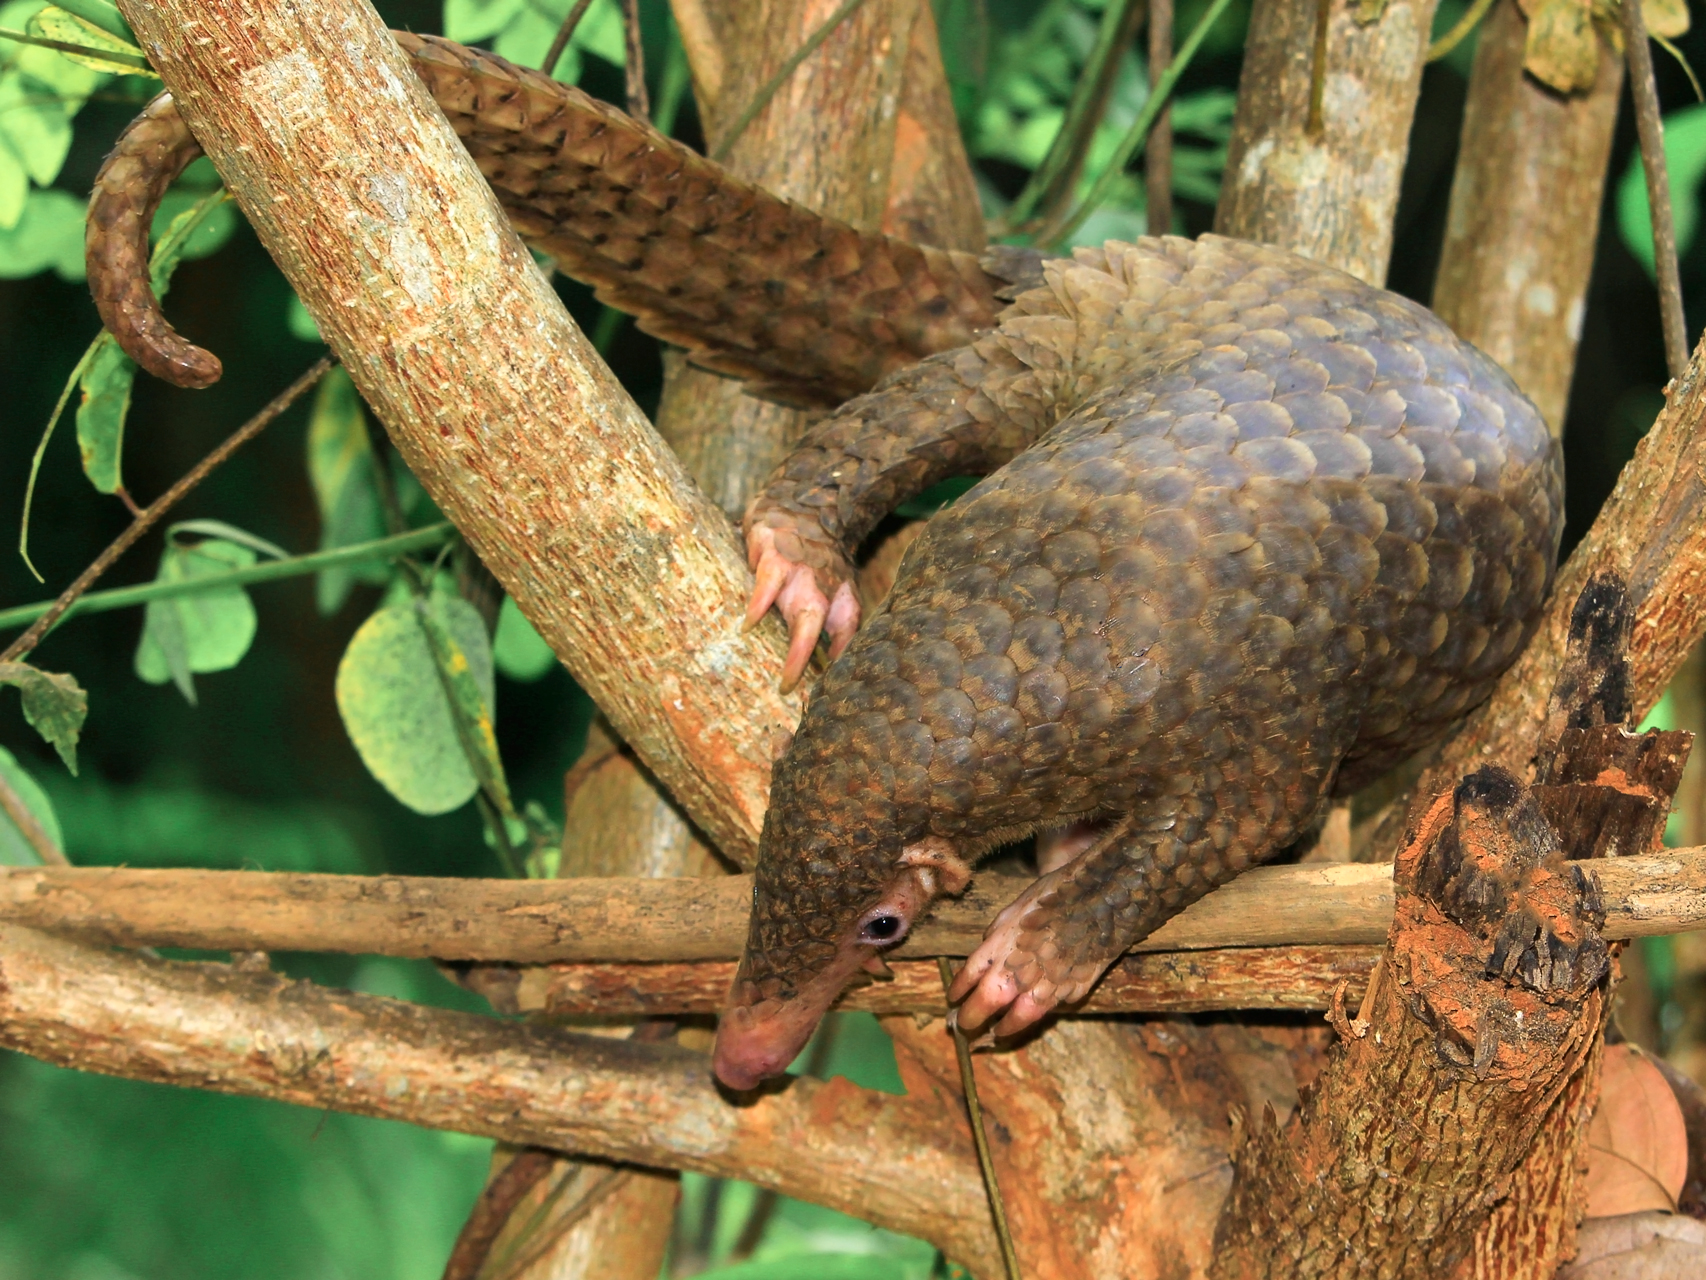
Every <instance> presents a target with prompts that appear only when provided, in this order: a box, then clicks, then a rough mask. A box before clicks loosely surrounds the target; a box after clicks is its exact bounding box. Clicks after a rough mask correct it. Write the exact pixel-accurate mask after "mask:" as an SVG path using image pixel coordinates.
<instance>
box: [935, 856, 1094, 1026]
mask: <svg viewBox="0 0 1706 1280" xmlns="http://www.w3.org/2000/svg"><path fill="white" fill-rule="evenodd" d="M1056 879H1057V877H1056V876H1044V877H1043V878H1042V879H1040V880H1038V881H1037V882H1036V883H1035V884H1033V885H1032V886H1031V887H1030V888H1029V889H1027V890H1026V891H1025V892H1024V893H1022V894H1020V895H1019V897H1018V898H1016V899H1014V901H1013V902H1012V903H1011V904H1010V905H1008V906H1007V907H1006V908H1005V909H1004V910H1003V911H1002V912H1001V914H1000V915H998V916H996V917H995V922H994V923H993V924H992V925H990V926H989V932H988V933H987V934H985V935H984V939H983V942H982V943H981V944H979V946H978V948H977V950H976V951H974V952H972V954H971V956H970V958H968V959H967V960H966V963H965V967H964V968H963V969H961V970H960V972H959V974H958V975H957V976H956V977H955V978H954V981H953V984H952V985H951V986H950V987H949V988H948V999H949V1000H951V1001H960V1002H963V1003H960V1005H959V1008H958V1009H957V1010H956V1012H955V1021H956V1022H957V1024H958V1025H959V1026H960V1027H961V1028H962V1029H963V1030H964V1031H966V1032H967V1033H968V1034H975V1033H976V1032H977V1031H978V1030H979V1029H980V1028H982V1027H984V1026H986V1025H987V1024H988V1023H989V1022H990V1021H991V1020H992V1019H994V1018H996V1017H997V1016H999V1017H1000V1021H999V1022H996V1023H995V1025H994V1027H993V1030H992V1034H993V1035H995V1036H997V1037H1000V1036H1011V1035H1016V1034H1017V1033H1019V1032H1021V1031H1023V1030H1025V1029H1026V1028H1027V1027H1030V1026H1033V1025H1035V1024H1036V1023H1037V1022H1040V1021H1041V1020H1042V1019H1043V1018H1045V1017H1046V1016H1048V1014H1049V1013H1050V1012H1051V1011H1052V1010H1053V1009H1054V1008H1055V1006H1056V1005H1060V1004H1069V1003H1071V1002H1072V1001H1074V1000H1077V999H1080V998H1081V997H1082V996H1084V995H1085V994H1086V993H1087V992H1088V991H1089V990H1090V988H1091V986H1092V985H1094V983H1095V981H1096V979H1097V978H1098V977H1100V976H1101V973H1102V970H1103V969H1104V968H1106V967H1107V965H1106V962H1100V963H1098V962H1094V961H1090V962H1086V961H1084V960H1081V959H1074V958H1071V957H1068V956H1064V955H1062V954H1061V952H1060V949H1059V946H1058V945H1057V942H1056V939H1055V936H1054V931H1053V929H1051V928H1050V922H1051V921H1052V919H1053V916H1054V912H1053V911H1052V910H1051V909H1050V907H1049V905H1047V904H1046V903H1044V902H1043V901H1042V899H1044V898H1045V897H1047V896H1048V894H1049V890H1050V889H1051V888H1052V887H1053V882H1054V881H1055V880H1056Z"/></svg>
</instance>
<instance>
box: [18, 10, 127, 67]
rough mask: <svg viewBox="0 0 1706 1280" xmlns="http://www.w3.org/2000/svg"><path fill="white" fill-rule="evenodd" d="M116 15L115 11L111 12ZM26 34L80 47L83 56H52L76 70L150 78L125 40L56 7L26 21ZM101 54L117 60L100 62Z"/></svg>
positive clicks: (65, 52)
mask: <svg viewBox="0 0 1706 1280" xmlns="http://www.w3.org/2000/svg"><path fill="white" fill-rule="evenodd" d="M115 12H116V11H115ZM28 29H29V32H30V34H31V35H35V36H42V37H44V38H46V39H48V40H59V41H62V42H64V43H65V44H74V45H81V46H82V47H83V48H84V49H85V50H87V52H85V53H72V52H70V51H69V50H66V49H56V50H54V52H56V53H57V54H59V56H60V57H62V58H69V59H71V61H72V62H75V63H76V64H77V65H78V66H80V67H88V68H89V69H90V70H91V71H101V72H105V73H106V74H108V75H115V76H153V77H154V78H155V79H158V78H159V77H157V76H154V73H153V72H152V71H149V70H147V69H145V68H143V67H138V66H137V65H136V63H135V62H134V61H133V60H134V59H136V58H140V57H143V56H144V54H143V52H142V50H141V49H140V48H138V47H137V46H136V45H134V44H131V43H130V41H128V40H121V39H119V37H117V36H115V35H113V34H112V33H111V32H109V31H103V30H101V28H99V27H97V26H96V25H95V24H94V23H92V22H89V21H87V20H86V19H83V18H79V17H78V16H77V15H76V14H74V13H67V12H66V11H65V10H64V9H61V8H59V7H57V6H56V5H49V6H48V7H47V8H45V9H43V10H42V11H41V12H40V13H38V14H36V15H35V17H33V18H31V19H30V25H29V28H28ZM102 53H116V54H119V55H120V57H119V58H117V59H114V58H103V57H102V56H101V54H102Z"/></svg>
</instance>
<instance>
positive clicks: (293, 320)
mask: <svg viewBox="0 0 1706 1280" xmlns="http://www.w3.org/2000/svg"><path fill="white" fill-rule="evenodd" d="M285 324H286V325H287V326H289V328H290V336H291V337H293V338H299V339H301V340H302V341H303V342H323V341H325V339H323V338H322V337H321V336H320V326H319V325H317V324H315V323H314V317H313V316H311V315H309V314H308V308H307V307H305V306H303V305H302V299H301V298H298V297H297V296H296V295H295V294H294V293H293V294H291V295H290V310H289V312H288V313H287V314H286V316H285ZM334 372H335V370H334Z"/></svg>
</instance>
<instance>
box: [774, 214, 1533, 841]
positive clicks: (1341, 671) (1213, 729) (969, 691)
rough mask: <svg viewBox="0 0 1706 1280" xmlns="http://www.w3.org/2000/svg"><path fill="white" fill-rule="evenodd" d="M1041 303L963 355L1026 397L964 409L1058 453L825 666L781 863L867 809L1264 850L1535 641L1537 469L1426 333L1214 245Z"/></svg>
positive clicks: (1457, 355)
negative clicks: (1032, 407)
mask: <svg viewBox="0 0 1706 1280" xmlns="http://www.w3.org/2000/svg"><path fill="white" fill-rule="evenodd" d="M1046 290H1047V292H1046V293H1045V292H1044V291H1040V290H1039V291H1036V292H1033V293H1031V294H1029V295H1026V297H1024V298H1021V300H1020V302H1019V304H1017V306H1016V307H1015V308H1014V312H1010V313H1009V315H1008V317H1007V323H1006V324H1004V326H1003V329H1002V331H1000V332H998V333H997V334H996V335H994V337H993V338H991V339H986V340H985V341H1003V342H1006V344H1007V345H1008V347H1009V349H1011V350H1015V351H1018V352H1019V353H1020V355H1021V360H1022V362H1023V363H1024V365H1025V366H1026V368H1027V369H1028V370H1029V374H1028V376H1026V377H1019V378H1009V379H1007V381H1006V382H1005V384H1004V387H1001V388H990V387H987V386H986V387H985V388H984V389H983V390H984V392H985V393H992V394H994V395H1007V396H1009V397H1011V398H1013V399H1014V401H1015V403H1019V402H1021V401H1025V400H1026V399H1027V398H1029V399H1035V398H1037V397H1038V396H1042V397H1044V398H1045V399H1047V398H1052V402H1053V403H1054V404H1055V405H1056V406H1057V407H1056V410H1055V411H1056V413H1057V416H1058V425H1056V426H1055V427H1054V428H1053V430H1052V431H1050V432H1048V434H1046V435H1045V436H1044V437H1043V438H1042V439H1040V440H1039V441H1038V443H1036V444H1035V445H1033V446H1032V447H1031V448H1030V449H1028V450H1027V451H1025V452H1024V453H1022V454H1020V455H1019V456H1018V457H1017V458H1015V459H1014V460H1013V461H1012V462H1010V463H1008V465H1007V466H1005V467H1004V468H1002V469H1001V470H1000V471H998V472H996V473H995V474H993V475H991V476H990V477H988V478H987V479H986V480H984V481H983V482H982V483H981V484H979V485H978V486H977V487H976V488H974V489H973V490H971V492H969V493H968V494H966V495H965V496H964V497H963V498H961V499H960V500H959V502H957V503H956V504H955V505H954V506H952V507H950V508H948V509H947V510H945V511H943V512H941V513H940V514H939V515H937V516H936V518H935V519H934V520H933V521H932V522H931V525H930V527H929V528H928V530H927V531H926V532H925V534H924V535H923V536H922V537H921V538H920V539H919V540H918V541H917V542H916V543H915V544H914V545H913V547H912V548H911V550H910V551H909V553H908V555H907V557H906V559H905V561H904V563H903V564H902V566H901V569H900V574H899V577H898V580H897V582H896V584H895V587H894V589H893V591H892V592H891V593H890V595H889V597H888V599H887V601H886V602H885V603H884V604H883V606H882V607H881V608H880V609H879V610H878V611H877V612H876V613H875V614H874V615H873V616H872V617H871V618H870V619H869V620H868V621H867V622H866V624H865V625H864V627H863V628H862V629H861V631H860V632H859V634H858V635H857V637H856V638H855V639H854V641H853V643H852V645H851V647H850V648H849V649H848V651H847V652H846V653H845V654H844V655H843V656H842V657H841V658H840V659H839V660H838V661H837V662H835V663H834V664H832V666H831V667H830V669H829V671H828V673H827V675H826V676H825V677H824V680H823V682H822V685H821V688H820V690H819V692H818V693H817V695H816V696H815V697H814V699H813V701H812V704H811V706H810V708H809V709H808V712H807V715H806V718H805V720H804V722H803V723H802V726H801V730H800V734H799V737H798V739H797V740H796V742H795V745H794V749H793V750H792V751H791V752H790V753H789V756H788V759H787V760H786V762H785V763H784V765H783V768H782V771H781V776H779V778H778V791H777V799H778V803H779V804H781V805H783V806H784V807H786V808H788V809H789V810H791V811H792V813H791V814H779V815H775V816H776V817H777V818H778V819H779V821H780V826H779V828H778V832H777V834H778V835H780V836H782V838H783V839H784V840H786V839H787V835H786V832H788V831H790V830H791V831H792V832H793V833H794V834H795V835H796V836H803V835H804V834H805V833H806V832H807V831H809V830H812V829H814V828H821V827H827V828H831V829H835V830H838V831H842V832H843V834H845V828H846V827H847V826H848V824H849V823H850V822H851V823H853V824H854V825H859V824H858V820H857V815H858V814H859V812H860V806H861V805H864V806H866V808H867V809H869V810H870V811H871V816H872V818H873V820H874V822H875V824H876V825H877V826H879V827H881V826H885V825H886V824H887V822H888V821H889V820H890V819H891V818H892V821H893V824H894V827H895V828H897V829H898V831H899V833H900V835H901V838H902V839H911V838H917V836H919V835H922V834H924V833H926V832H929V833H934V834H938V835H944V836H949V837H974V838H975V837H979V836H982V837H986V840H985V843H988V842H990V841H993V840H994V839H995V838H996V837H998V836H1000V835H1002V834H1005V833H1008V832H1011V831H1015V830H1023V829H1026V828H1030V827H1034V826H1036V825H1041V824H1049V823H1054V822H1058V821H1063V820H1065V819H1067V818H1069V817H1072V816H1074V815H1080V814H1088V813H1094V812H1126V811H1131V810H1133V809H1136V810H1138V811H1139V812H1140V813H1142V812H1148V813H1150V814H1152V815H1153V816H1154V817H1155V819H1156V820H1158V821H1163V822H1164V821H1167V820H1168V819H1167V815H1168V813H1170V812H1171V810H1172V809H1173V807H1174V805H1175V802H1176V801H1177V799H1178V798H1179V797H1181V796H1188V795H1191V794H1193V793H1196V794H1202V793H1205V792H1213V793H1214V795H1215V796H1216V803H1217V807H1218V808H1219V809H1220V810H1221V811H1222V812H1230V811H1233V810H1236V809H1237V808H1238V806H1239V805H1243V806H1244V808H1245V809H1246V810H1247V817H1248V821H1247V822H1244V823H1242V824H1240V825H1239V828H1238V829H1239V830H1240V831H1241V832H1244V833H1245V834H1246V835H1247V836H1248V838H1250V839H1252V840H1256V841H1258V842H1263V841H1265V842H1267V843H1268V844H1270V845H1271V844H1272V843H1273V841H1274V840H1275V839H1276V837H1277V838H1284V833H1285V831H1286V830H1287V829H1290V828H1292V827H1295V826H1297V825H1300V824H1301V823H1303V822H1305V821H1307V820H1308V818H1309V817H1310V816H1311V815H1312V814H1313V812H1314V811H1315V809H1316V808H1317V806H1318V803H1319V800H1320V797H1321V796H1322V795H1323V794H1324V792H1325V790H1326V788H1327V786H1328V784H1329V782H1330V781H1331V778H1332V775H1333V771H1334V769H1335V768H1336V767H1338V766H1340V765H1341V762H1342V771H1341V773H1340V774H1339V782H1340V785H1341V789H1343V788H1344V787H1345V786H1347V785H1351V784H1355V783H1360V782H1362V781H1365V780H1368V779H1370V778H1372V777H1373V776H1376V775H1377V774H1378V773H1379V772H1380V771H1381V770H1383V769H1384V768H1386V767H1388V766H1390V765H1391V764H1393V763H1396V762H1397V761H1398V760H1400V759H1402V758H1403V757H1404V756H1405V755H1407V754H1408V753H1410V752H1411V751H1413V750H1415V749H1416V748H1417V747H1419V746H1421V745H1423V744H1424V743H1425V742H1426V741H1428V740H1430V739H1431V738H1433V737H1436V736H1437V735H1438V734H1439V733H1440V732H1441V731H1442V730H1443V729H1444V728H1445V726H1446V725H1447V724H1448V723H1449V722H1451V721H1452V720H1453V719H1455V718H1456V717H1457V716H1459V715H1461V714H1462V713H1463V712H1464V711H1465V710H1467V709H1468V708H1469V707H1471V706H1473V705H1474V704H1475V703H1476V702H1478V701H1479V700H1480V699H1481V698H1483V697H1484V696H1485V695H1486V694H1487V692H1488V691H1489V690H1490V688H1491V684H1492V682H1493V680H1494V679H1495V678H1496V677H1497V675H1498V674H1499V673H1500V672H1501V671H1502V670H1503V669H1504V668H1505V666H1506V665H1508V663H1509V662H1510V660H1511V659H1512V658H1513V657H1514V656H1515V654H1516V653H1517V652H1518V651H1519V649H1520V648H1521V646H1522V644H1523V642H1524V641H1525V639H1526V638H1527V635H1528V633H1529V632H1530V631H1531V630H1532V628H1533V626H1534V625H1535V623H1536V620H1537V618H1538V610H1539V605H1540V603H1541V600H1542V598H1543V597H1544V595H1545V593H1546V590H1547V588H1548V586H1549V584H1550V581H1551V577H1552V572H1553V568H1554V565H1555V560H1556V551H1557V545H1558V538H1559V534H1560V530H1561V526H1562V512H1563V503H1562V476H1561V463H1560V457H1559V450H1558V448H1557V445H1556V442H1555V441H1553V440H1552V438H1551V437H1550V435H1549V433H1548V432H1547V429H1546V426H1545V424H1544V422H1543V421H1542V420H1541V419H1540V417H1539V415H1538V413H1537V412H1536V411H1535V409H1534V408H1533V406H1532V405H1530V404H1529V403H1528V401H1527V400H1526V399H1524V398H1523V396H1522V395H1521V394H1520V393H1519V392H1518V391H1517V389H1516V387H1515V386H1514V384H1513V383H1512V382H1511V381H1510V379H1509V378H1508V377H1507V376H1506V375H1505V374H1504V373H1503V372H1502V371H1501V370H1500V369H1499V368H1498V367H1497V366H1496V365H1494V364H1493V362H1492V361H1491V360H1489V359H1487V358H1486V357H1485V356H1483V355H1482V354H1481V353H1480V352H1478V351H1476V350H1474V349H1473V348H1472V347H1469V346H1468V345H1466V344H1464V343H1462V342H1460V341H1459V340H1458V339H1457V338H1456V337H1455V336H1454V335H1453V334H1452V333H1451V332H1450V330H1449V329H1447V328H1446V327H1445V325H1444V324H1443V323H1442V322H1441V321H1440V320H1438V319H1437V318H1436V317H1434V316H1433V315H1432V314H1431V313H1429V312H1427V311H1426V310H1425V309H1423V308H1421V307H1419V306H1416V305H1414V304H1413V303H1410V302H1407V301H1405V300H1403V299H1400V298H1397V297H1395V296H1394V295H1391V294H1388V293H1385V292H1384V291H1380V290H1376V289H1372V288H1370V287H1369V286H1367V285H1364V284H1362V283H1361V282H1359V281H1357V280H1355V279H1354V278H1352V277H1350V276H1347V275H1345V274H1343V273H1341V272H1337V271H1333V270H1330V269H1328V268H1324V267H1322V266H1320V265H1318V264H1316V263H1313V262H1309V261H1307V260H1305V259H1302V258H1299V257H1296V256H1295V255H1291V254H1288V253H1284V252H1281V251H1279V250H1275V249H1271V248H1265V247H1261V246H1256V245H1251V244H1246V243H1242V242H1237V241H1229V240H1223V239H1219V238H1215V237H1205V238H1203V239H1202V240H1199V241H1195V242H1191V241H1185V240H1179V239H1173V238H1169V239H1167V240H1164V241H1154V240H1145V241H1143V242H1140V244H1138V245H1135V246H1122V245H1117V244H1110V245H1109V246H1108V247H1107V249H1106V250H1105V251H1100V252H1097V253H1082V252H1081V254H1080V259H1079V263H1078V264H1077V265H1065V266H1062V267H1056V268H1054V269H1053V270H1052V271H1051V276H1050V280H1049V283H1048V285H1047V286H1046ZM1015 313H1023V317H1024V318H1023V319H1021V320H1020V321H1019V322H1018V323H1015V322H1014V321H1015ZM1003 335H1005V336H1003ZM1039 388H1040V389H1039ZM834 843H840V841H835V842H834ZM1264 851H1265V850H1262V849H1250V850H1246V851H1245V852H1246V854H1247V855H1250V856H1256V855H1259V854H1260V853H1261V852H1264ZM825 852H826V853H828V852H829V851H828V849H826V850H825Z"/></svg>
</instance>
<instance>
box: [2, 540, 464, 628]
mask: <svg viewBox="0 0 1706 1280" xmlns="http://www.w3.org/2000/svg"><path fill="white" fill-rule="evenodd" d="M455 532H456V530H455V527H454V526H453V525H452V524H451V523H450V522H449V521H448V520H443V521H440V522H439V523H438V524H429V525H424V526H422V527H421V528H419V529H411V530H409V531H408V532H407V533H403V534H399V535H398V536H396V537H390V538H375V539H374V540H373V541H371V542H352V543H350V544H349V545H348V546H343V547H335V548H333V549H332V550H331V551H316V552H313V553H311V554H309V555H304V556H287V557H285V558H284V559H283V560H263V561H261V562H260V563H259V564H252V565H248V566H246V567H245V568H242V569H229V570H227V571H225V572H224V573H209V574H206V575H204V576H202V577H199V578H179V579H177V580H176V581H173V582H161V581H154V582H144V583H141V584H139V585H137V586H134V587H114V588H113V589H112V590H110V591H91V592H89V593H88V594H87V595H84V596H80V597H78V599H77V601H76V602H75V603H74V604H73V605H72V606H71V607H70V608H69V609H67V610H65V611H64V612H63V613H61V614H60V615H59V621H60V623H61V624H63V623H64V622H65V621H66V620H67V619H69V618H74V617H82V616H83V615H84V614H85V613H106V612H107V611H109V610H111V609H130V608H134V607H135V606H137V605H139V604H151V603H153V602H154V601H156V600H175V599H177V598H178V597H180V596H200V595H207V594H209V593H211V592H214V591H229V590H230V589H231V588H232V587H248V586H253V585H254V584H255V583H257V582H277V581H280V580H281V579H285V578H299V577H303V576H305V575H307V574H310V573H319V572H320V571H321V570H323V569H336V568H338V567H340V566H341V565H346V564H362V563H364V562H367V561H380V560H392V559H395V558H396V557H398V556H406V555H408V554H409V553H410V552H414V551H427V550H430V549H432V548H434V547H437V546H439V545H441V544H443V543H445V542H447V541H449V540H450V538H451V537H452V536H454V534H455ZM53 605H54V602H53V601H51V600H38V601H37V602H36V603H34V604H21V605H18V606H16V607H15V608H12V609H0V631H6V630H10V629H11V628H12V627H22V626H26V625H28V624H29V623H31V622H34V621H35V620H36V619H37V618H39V617H41V616H42V615H43V614H44V613H46V612H47V611H48V610H49V609H51V608H53Z"/></svg>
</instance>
